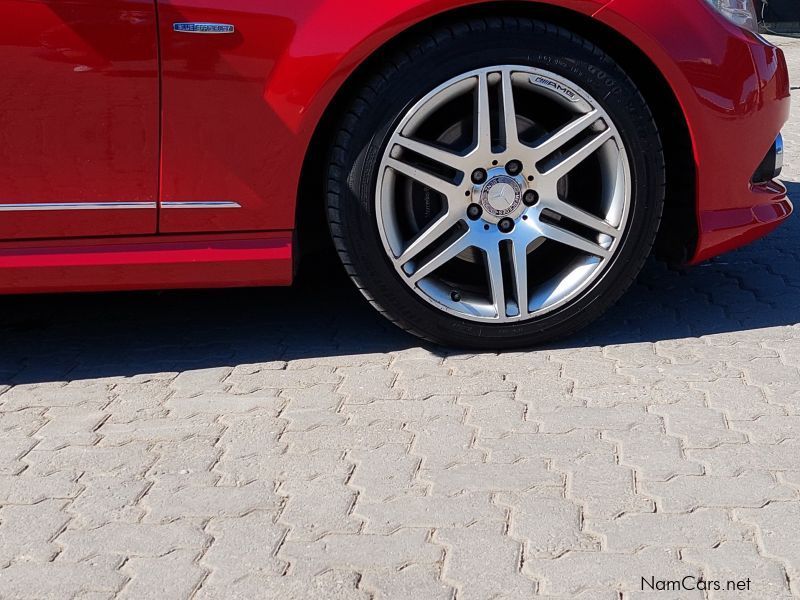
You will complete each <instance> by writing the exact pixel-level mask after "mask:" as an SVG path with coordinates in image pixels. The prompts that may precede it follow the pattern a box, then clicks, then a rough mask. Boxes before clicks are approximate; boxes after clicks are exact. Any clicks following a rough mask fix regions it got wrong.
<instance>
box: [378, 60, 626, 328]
mask: <svg viewBox="0 0 800 600" xmlns="http://www.w3.org/2000/svg"><path fill="white" fill-rule="evenodd" d="M502 71H509V72H510V74H524V75H526V76H528V75H530V76H537V77H543V78H545V79H547V80H550V81H554V82H557V83H560V84H562V85H564V86H566V87H567V89H569V90H570V91H571V92H573V93H575V94H577V96H578V98H579V100H582V101H584V102H585V103H586V104H588V105H589V106H590V107H591V109H593V110H596V111H598V115H599V116H598V119H601V118H602V119H603V121H604V122H605V123H606V125H607V127H608V128H609V129H610V130H611V131H612V136H611V137H610V138H609V140H608V141H613V142H614V145H615V146H616V155H617V157H616V158H617V160H618V167H617V168H619V169H620V170H621V173H618V174H617V175H616V179H617V181H616V183H615V186H616V185H622V186H623V190H622V197H621V199H620V200H612V207H610V208H609V210H608V212H609V213H610V212H612V210H617V209H619V208H621V217H620V225H619V235H618V236H617V237H616V238H614V239H613V240H612V242H611V244H610V245H609V247H608V252H609V255H608V257H606V258H600V259H597V258H596V257H592V256H589V255H586V256H582V257H581V256H578V257H576V259H575V261H574V262H575V265H574V266H573V269H572V270H571V271H570V272H569V273H567V272H566V271H567V269H566V268H565V269H564V271H563V273H564V274H565V275H564V276H563V277H561V275H562V273H559V275H558V276H557V277H560V282H561V283H564V282H565V281H566V280H567V279H569V278H570V277H571V276H574V275H575V274H576V273H578V272H581V273H580V276H581V281H580V283H579V284H578V285H572V286H571V287H570V289H569V291H568V292H567V293H562V294H561V295H560V296H557V299H556V300H555V301H553V302H550V303H546V304H544V305H543V306H542V307H540V308H538V309H536V310H531V311H530V312H529V313H528V314H526V315H519V316H507V315H502V314H499V313H498V314H495V315H494V316H489V315H488V314H482V312H481V310H480V308H481V307H480V305H479V304H478V305H465V304H464V303H462V302H458V303H456V302H454V301H452V300H451V299H450V297H451V290H452V288H450V287H448V288H447V289H444V288H445V287H446V286H444V284H443V283H442V282H441V281H439V282H438V283H439V284H440V285H441V286H442V289H441V290H439V291H438V293H436V294H435V295H432V292H433V290H434V288H435V285H433V284H434V283H436V282H435V281H433V278H432V277H431V276H427V277H425V278H423V279H421V280H420V281H418V282H412V281H411V280H410V279H409V277H408V274H407V273H406V272H404V270H403V268H402V267H403V265H402V264H401V263H400V261H399V260H398V258H399V253H397V252H396V251H395V248H393V246H392V240H390V239H389V234H388V232H387V227H386V220H385V219H386V217H387V214H386V213H387V212H388V213H389V214H390V215H391V211H385V210H384V202H385V201H386V197H385V195H386V193H387V192H386V190H387V189H388V190H392V189H393V188H394V182H395V178H396V177H397V173H396V172H395V171H394V170H393V169H392V168H390V167H389V166H388V165H387V161H388V159H389V158H390V155H391V152H392V150H393V148H394V146H395V139H396V138H397V137H398V136H399V135H400V133H402V132H404V131H405V130H406V129H407V128H408V126H409V125H410V124H411V123H412V122H413V121H414V120H415V119H417V118H418V117H419V115H420V113H421V112H423V111H424V110H427V111H428V115H426V116H423V117H420V121H424V119H425V118H426V117H427V116H429V115H430V114H432V113H433V112H434V111H435V110H436V107H428V104H430V103H431V102H432V101H434V100H436V99H437V98H439V97H440V96H442V94H443V92H446V91H448V89H450V88H455V87H457V86H459V85H464V83H465V82H468V81H470V80H472V79H474V78H476V77H479V76H480V75H483V74H491V73H497V72H502ZM531 83H532V85H534V84H533V80H532V78H531ZM459 93H464V91H454V92H453V94H452V96H448V98H447V99H445V100H441V99H439V100H438V105H439V106H441V105H442V104H444V103H446V102H447V101H448V100H449V99H450V98H452V97H455V96H456V95H458V94H459ZM542 93H544V91H543V92H542ZM548 97H550V98H551V99H555V100H558V98H556V97H554V95H553V94H548ZM561 102H562V104H564V105H569V104H570V103H571V102H575V100H570V99H568V98H566V97H562V98H561ZM606 151H607V146H606V147H604V148H601V149H598V150H597V151H596V152H597V153H598V154H599V153H600V152H604V153H605V152H606ZM467 156H469V154H468V155H467ZM601 168H606V167H603V166H601ZM608 168H610V167H608ZM607 174H608V173H604V177H605V175H607ZM620 176H621V181H619V179H620ZM469 177H470V174H469V173H465V182H466V184H467V185H466V189H472V190H474V189H476V188H481V187H483V185H485V184H483V185H476V184H472V183H471V182H470V181H469ZM489 179H490V178H487V181H488V180H489ZM611 179H612V180H613V179H615V176H614V175H613V173H612V174H611ZM525 191H526V190H525V189H523V193H524V192H525ZM617 192H618V190H617V189H614V190H613V191H612V193H611V194H610V195H611V196H614V197H616V196H617ZM390 193H391V192H390ZM598 193H602V192H601V191H599V192H598ZM393 195H394V194H392V196H393ZM391 200H392V201H396V198H394V197H393V198H391ZM618 201H621V203H622V206H621V207H619V206H616V207H614V206H613V204H615V203H616V202H618ZM374 202H375V212H376V219H377V225H378V231H379V234H380V237H381V242H382V244H383V247H384V251H385V252H386V258H387V259H388V260H389V262H390V263H391V264H392V267H393V268H394V269H395V272H396V273H397V275H398V276H399V277H400V279H401V280H402V281H403V283H404V284H405V285H407V286H408V287H409V288H411V289H412V290H413V291H414V292H415V294H416V295H417V296H419V297H420V298H422V299H423V300H424V301H425V302H426V303H427V304H429V305H431V306H433V307H434V308H436V309H438V310H440V311H443V312H445V313H448V314H450V315H452V316H455V317H458V318H460V319H464V320H467V321H473V322H479V323H484V324H495V325H503V324H520V323H523V322H527V321H531V320H533V319H536V318H538V317H542V316H545V315H548V314H550V313H552V312H554V311H556V310H558V309H559V308H562V307H563V306H565V305H567V304H569V303H570V302H572V301H573V300H575V299H576V298H577V297H578V296H581V295H582V294H584V293H585V292H587V291H588V290H589V289H592V288H593V287H595V286H596V285H597V284H598V283H599V282H600V281H601V280H602V278H603V277H604V276H605V275H607V273H608V271H609V269H610V267H611V265H612V264H613V263H614V262H615V259H616V258H617V256H618V255H619V252H620V249H621V248H622V246H623V245H624V243H625V240H626V238H627V234H628V226H629V223H630V216H631V212H632V175H631V165H630V158H629V155H628V151H627V148H626V145H625V143H624V140H623V139H622V135H621V131H620V130H619V129H618V127H617V125H616V123H615V121H614V120H613V119H612V118H611V116H610V115H609V114H608V112H607V111H606V110H605V109H604V107H603V106H602V104H601V103H600V102H599V101H598V100H597V99H595V98H594V97H593V96H592V95H591V94H589V93H588V92H587V91H586V90H585V89H583V88H582V87H581V86H579V85H577V84H575V83H574V82H573V81H571V80H569V79H566V78H565V77H562V76H560V75H558V74H556V73H553V72H551V71H547V70H545V69H540V68H537V67H531V66H526V65H517V64H504V65H493V66H489V67H483V68H479V69H475V70H472V71H468V72H465V73H463V74H461V75H458V76H455V77H453V78H451V79H449V80H448V81H445V82H444V83H442V84H440V85H439V86H437V87H436V88H435V89H433V90H432V91H430V92H428V93H427V94H426V95H425V96H423V97H422V98H421V99H420V100H418V101H417V102H416V103H415V104H414V106H413V107H412V108H410V109H408V110H407V111H406V113H405V115H404V116H403V118H402V119H401V120H400V122H399V123H398V124H397V125H396V126H395V127H394V129H393V130H392V132H391V135H390V136H389V137H388V138H387V141H386V144H385V147H384V149H383V152H382V153H381V161H380V164H379V168H378V177H377V182H376V187H375V198H374ZM472 202H477V203H478V204H480V201H479V199H478V198H476V197H474V195H473V198H472ZM523 208H524V209H525V210H523V211H522V212H521V213H520V214H519V215H518V216H521V215H522V214H527V213H528V212H529V210H530V208H529V207H528V208H525V206H524V205H523ZM393 226H394V228H395V230H396V229H397V223H394V224H393ZM395 235H397V233H396V231H395ZM504 237H505V238H507V237H508V236H507V235H503V234H500V235H499V236H498V238H499V239H503V238H504ZM475 248H476V249H478V250H479V251H482V250H481V248H479V247H477V246H476V247H475ZM528 282H530V277H529V278H528ZM548 284H549V286H550V287H552V288H555V287H557V284H556V282H555V281H554V280H547V281H545V282H544V283H542V284H540V285H539V286H538V287H537V288H535V289H534V290H528V298H529V305H530V304H531V300H530V299H531V298H532V297H535V294H533V291H536V290H538V289H543V288H547V287H548ZM490 294H491V290H490ZM488 306H489V305H488V304H487V305H486V307H488ZM486 307H484V308H486ZM465 308H466V309H467V310H465ZM476 308H477V309H478V310H476Z"/></svg>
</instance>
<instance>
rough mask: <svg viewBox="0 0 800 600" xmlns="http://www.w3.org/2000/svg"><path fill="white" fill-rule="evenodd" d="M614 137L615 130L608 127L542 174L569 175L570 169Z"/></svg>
mask: <svg viewBox="0 0 800 600" xmlns="http://www.w3.org/2000/svg"><path fill="white" fill-rule="evenodd" d="M612 137H614V133H613V131H612V130H611V129H606V130H605V131H603V132H602V133H599V134H598V135H596V136H595V137H593V138H592V139H590V140H589V141H588V142H586V143H585V144H584V145H583V146H581V147H580V148H578V149H577V150H575V151H573V152H572V153H571V154H569V155H567V156H566V157H564V158H561V159H559V161H558V162H557V163H556V164H555V165H553V166H552V167H550V168H549V169H548V170H547V171H544V172H543V173H542V175H544V176H547V177H550V178H552V179H554V180H558V179H561V178H562V177H564V175H567V174H568V173H569V172H570V171H572V170H573V169H575V168H576V167H577V166H578V165H580V164H581V163H582V162H583V161H585V160H586V159H587V158H589V157H590V156H591V155H592V154H594V153H595V152H596V151H597V150H599V149H600V148H601V147H602V146H603V144H605V143H606V142H607V141H608V140H610V139H611V138H612Z"/></svg>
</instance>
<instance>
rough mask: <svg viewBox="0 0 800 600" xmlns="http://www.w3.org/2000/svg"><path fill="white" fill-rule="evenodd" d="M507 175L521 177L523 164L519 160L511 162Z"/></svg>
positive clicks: (507, 168)
mask: <svg viewBox="0 0 800 600" xmlns="http://www.w3.org/2000/svg"><path fill="white" fill-rule="evenodd" d="M506 173H508V174H509V175H513V176H516V175H519V174H520V173H522V163H521V162H519V161H518V160H512V161H509V162H508V164H506Z"/></svg>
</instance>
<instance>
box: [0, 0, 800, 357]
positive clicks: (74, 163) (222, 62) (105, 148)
mask: <svg viewBox="0 0 800 600" xmlns="http://www.w3.org/2000/svg"><path fill="white" fill-rule="evenodd" d="M0 17H2V22H3V23H5V25H4V32H3V34H2V46H0V75H2V77H0V180H1V181H2V195H1V196H0V240H1V241H0V292H3V293H34V292H56V291H58V292H65V291H67V292H72V291H100V290H131V289H148V288H149V289H159V288H184V287H187V288H188V287H225V286H263V285H288V284H290V283H291V282H292V278H293V275H294V271H295V265H296V263H297V258H298V255H299V254H300V252H302V251H303V250H304V249H305V248H309V247H313V246H314V245H315V244H317V243H318V242H319V241H320V240H322V239H324V238H325V237H327V236H328V233H327V231H326V230H327V229H328V228H329V230H330V232H331V234H332V237H333V242H334V245H335V248H336V251H337V252H338V254H339V256H340V257H341V259H342V261H343V263H344V265H345V268H346V270H347V272H348V273H349V275H350V276H351V277H352V279H353V281H354V282H355V284H356V285H357V286H358V287H359V289H361V291H362V292H363V293H364V296H366V298H367V299H368V300H369V301H370V302H371V303H372V304H373V305H374V306H375V308H377V309H378V310H379V311H381V312H382V313H383V314H384V315H386V317H388V318H389V319H391V320H392V321H394V322H395V323H397V324H398V325H399V326H401V327H403V328H405V329H407V330H409V331H411V332H413V333H415V334H417V335H420V336H422V337H425V338H427V339H429V340H433V341H436V342H439V343H445V344H452V345H458V346H469V347H480V348H507V347H518V346H526V345H532V344H536V343H539V342H543V341H546V340H550V339H553V338H556V337H560V336H563V335H566V334H569V333H571V332H573V331H575V330H577V329H579V328H581V327H583V326H584V325H586V324H587V323H589V322H591V321H592V320H593V319H596V318H597V317H598V316H599V315H600V314H601V313H602V312H603V311H604V310H605V309H607V308H608V307H609V306H610V305H611V304H612V303H614V302H615V301H616V300H617V299H618V298H619V297H620V295H621V294H623V293H624V292H625V290H626V289H627V288H628V286H629V285H630V283H631V282H632V281H633V279H634V278H635V277H636V276H637V274H638V273H639V270H640V269H641V267H642V264H643V262H644V261H645V259H646V258H647V257H648V255H650V253H651V251H652V250H653V247H654V246H655V247H656V249H657V251H659V252H660V253H661V254H662V255H665V256H668V257H670V258H671V259H672V260H677V261H682V262H684V263H690V264H691V263H697V262H700V261H702V260H705V259H708V258H710V257H712V256H715V255H717V254H719V253H722V252H725V251H728V250H731V249H733V248H735V247H737V246H740V245H742V244H745V243H748V242H750V241H752V240H754V239H756V238H758V237H759V236H762V235H764V234H766V233H767V232H769V231H770V230H772V229H773V228H774V227H776V226H777V225H778V224H779V223H780V222H781V221H783V220H784V219H786V218H787V217H788V216H789V215H790V213H791V211H792V205H791V204H790V202H789V200H788V199H787V197H786V189H785V188H784V187H783V186H782V185H781V184H780V183H779V182H777V181H776V179H775V178H776V177H777V176H778V174H779V172H780V168H781V164H782V153H783V144H782V141H781V137H780V131H781V127H782V125H783V124H784V122H785V121H786V119H787V117H788V112H789V102H790V100H789V81H788V74H787V68H786V63H785V60H784V57H783V54H782V53H781V51H780V50H779V49H777V48H775V47H774V46H773V45H771V44H770V43H769V42H767V41H766V40H764V39H763V38H761V37H760V36H759V35H758V34H757V33H756V29H757V28H756V18H755V13H754V10H753V6H752V3H751V0H681V1H680V2H646V1H643V0H539V1H518V2H514V1H500V2H482V1H479V0H380V1H378V2H369V3H364V2H354V1H353V0H294V1H292V2H282V1H279V0H155V1H154V0H0ZM326 221H327V226H326Z"/></svg>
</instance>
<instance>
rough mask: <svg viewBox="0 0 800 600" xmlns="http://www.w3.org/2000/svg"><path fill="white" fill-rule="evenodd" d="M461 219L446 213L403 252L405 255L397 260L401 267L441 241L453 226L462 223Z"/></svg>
mask: <svg viewBox="0 0 800 600" xmlns="http://www.w3.org/2000/svg"><path fill="white" fill-rule="evenodd" d="M460 220H461V219H460V217H458V216H456V215H454V214H452V213H451V212H450V211H448V212H446V213H445V214H444V215H442V216H441V217H440V218H439V219H437V220H436V221H435V222H434V223H432V224H431V225H429V226H428V228H427V229H424V230H423V231H421V232H420V233H419V235H417V237H416V238H415V239H414V240H413V241H412V242H411V243H410V244H409V245H408V247H407V248H406V249H405V250H404V251H403V254H401V255H400V257H399V258H398V259H397V261H398V262H399V263H400V265H401V266H403V265H405V264H406V263H407V262H408V261H410V260H413V259H414V257H415V256H417V255H419V253H420V252H422V251H423V250H425V249H426V248H429V247H430V245H431V244H433V243H434V242H436V241H437V240H439V239H441V237H442V236H443V235H444V234H445V233H447V232H448V231H449V230H450V229H452V228H453V226H454V225H455V224H456V223H458V222H459V221H460Z"/></svg>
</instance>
